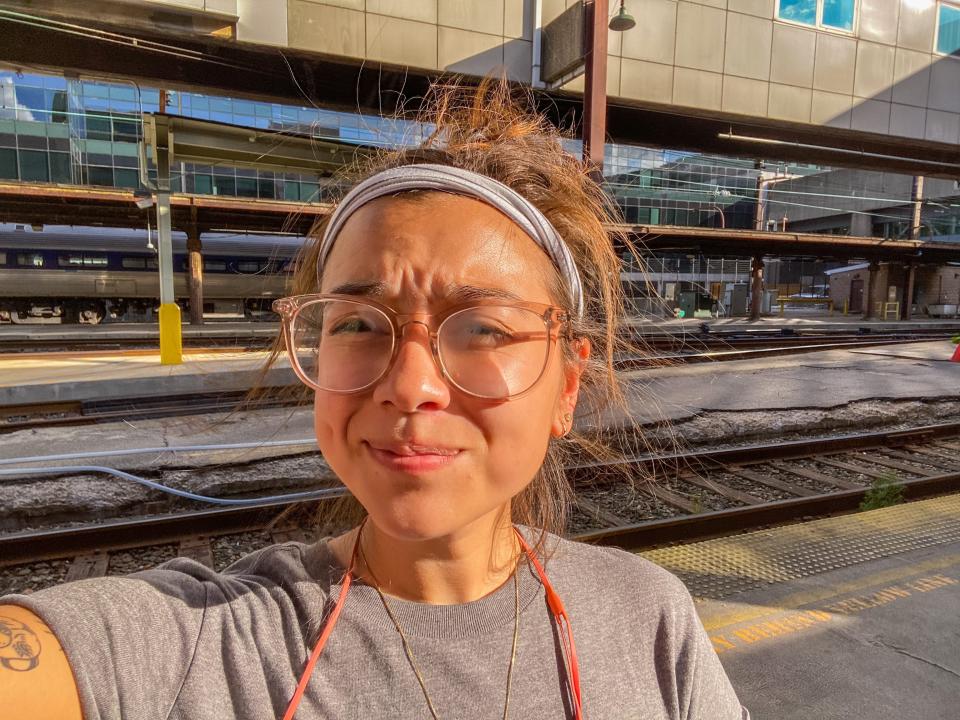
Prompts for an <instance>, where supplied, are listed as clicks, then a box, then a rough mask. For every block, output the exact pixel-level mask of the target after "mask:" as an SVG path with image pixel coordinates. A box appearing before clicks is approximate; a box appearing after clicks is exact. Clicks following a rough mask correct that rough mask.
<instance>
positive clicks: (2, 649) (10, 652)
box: [0, 615, 40, 672]
mask: <svg viewBox="0 0 960 720" xmlns="http://www.w3.org/2000/svg"><path fill="white" fill-rule="evenodd" d="M39 664H40V638H39V637H38V636H37V634H36V633H35V632H34V631H33V630H31V629H30V627H29V626H28V625H25V624H24V623H22V622H20V621H19V620H14V619H13V618H9V617H4V616H2V615H0V670H13V671H14V672H27V671H28V670H33V669H34V668H35V667H37V665H39Z"/></svg>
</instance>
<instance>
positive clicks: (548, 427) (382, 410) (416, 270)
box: [314, 192, 588, 540]
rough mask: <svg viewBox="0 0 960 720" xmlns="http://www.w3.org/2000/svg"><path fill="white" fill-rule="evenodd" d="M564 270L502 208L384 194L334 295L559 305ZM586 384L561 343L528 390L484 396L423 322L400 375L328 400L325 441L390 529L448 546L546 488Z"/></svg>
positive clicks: (343, 473)
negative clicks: (447, 361)
mask: <svg viewBox="0 0 960 720" xmlns="http://www.w3.org/2000/svg"><path fill="white" fill-rule="evenodd" d="M553 272H554V270H553V266H552V264H551V262H550V260H549V258H548V257H547V255H546V254H545V253H544V252H543V251H542V250H541V249H540V248H539V246H538V245H537V244H536V243H535V242H534V241H533V240H532V239H531V238H530V237H529V236H527V235H526V234H525V233H524V232H523V231H522V230H521V229H520V228H519V227H517V226H516V225H514V224H513V222H512V221H510V220H509V219H507V218H506V217H505V216H504V215H502V214H501V213H500V212H499V211H497V210H495V209H494V208H492V207H490V206H488V205H486V204H484V203H482V202H479V201H477V200H473V199H471V198H465V197H460V196H455V195H449V194H443V193H433V192H431V193H425V194H422V195H419V196H417V197H416V198H414V199H398V198H392V197H389V198H381V199H378V200H375V201H373V202H371V203H369V204H367V205H365V206H363V207H361V208H360V209H359V210H358V211H357V212H356V213H354V215H352V216H351V217H350V218H349V220H348V221H347V222H346V223H345V225H344V226H343V228H342V230H341V231H340V234H339V236H338V237H337V241H336V243H335V244H334V246H333V249H332V251H331V253H330V256H329V258H328V260H327V263H326V266H325V268H324V273H323V278H322V287H321V291H322V292H324V293H331V292H344V291H345V290H347V291H349V292H351V293H352V294H360V295H365V296H368V297H370V298H371V299H374V300H377V301H378V302H381V303H383V304H385V305H387V306H389V307H391V308H393V309H394V310H396V311H397V312H400V313H405V314H406V313H425V314H432V313H437V312H441V311H443V310H444V309H446V308H448V307H450V306H452V305H458V304H462V303H463V302H464V301H469V300H471V299H479V298H484V297H495V298H500V297H505V298H516V299H518V300H523V301H528V302H538V303H544V304H556V298H553V297H551V294H550V292H549V291H548V287H549V283H548V279H549V278H550V277H551V274H552V273H553ZM507 302H509V300H507ZM413 319H417V318H416V317H414V318H413ZM559 342H564V341H563V340H561V341H559ZM587 352H588V350H587V349H586V347H585V346H584V349H583V350H582V351H581V353H582V354H583V355H585V354H586V353H587ZM579 375H580V371H579V366H574V365H571V363H569V362H565V361H564V359H563V353H562V352H561V351H560V348H559V347H554V349H553V352H552V353H551V355H550V361H549V364H548V367H547V368H546V370H545V372H544V375H543V377H542V378H541V379H540V381H539V383H538V384H537V385H536V386H535V387H534V388H533V389H532V390H531V391H530V392H528V393H527V394H525V395H523V396H521V397H519V398H516V399H513V400H509V401H502V402H491V401H489V400H483V399H480V398H476V397H472V396H469V395H466V394H464V393H462V392H460V391H458V390H457V389H456V388H454V387H451V386H450V385H449V384H448V383H447V382H446V381H445V380H444V378H443V376H442V374H441V372H440V369H439V368H438V367H437V365H436V363H435V361H434V358H433V355H432V353H431V350H430V341H429V337H428V335H427V333H426V331H425V330H424V328H423V327H422V326H421V325H417V324H412V325H409V326H408V327H407V329H406V331H405V333H404V338H403V340H402V341H401V343H400V348H399V350H398V354H397V357H396V361H395V362H394V364H393V366H392V367H391V369H390V371H389V372H388V373H387V375H385V376H384V377H383V378H382V379H381V380H380V381H379V382H378V383H377V384H376V385H374V386H373V387H372V388H371V389H370V390H368V391H365V392H363V393H358V394H353V395H341V394H335V393H329V392H323V391H318V392H317V393H316V400H315V405H314V423H315V428H316V433H317V440H318V442H319V445H320V449H321V451H322V452H323V455H324V457H325V459H326V460H327V462H329V463H330V466H331V467H332V468H333V470H334V471H335V472H336V473H337V474H338V475H339V477H340V478H341V479H342V480H343V482H344V483H345V484H346V486H347V487H348V488H349V489H350V491H351V492H352V493H353V494H354V495H355V496H356V497H357V499H358V500H359V501H360V502H361V503H362V504H363V506H364V507H365V508H366V510H367V512H368V513H369V514H370V516H371V519H372V520H373V522H374V523H375V524H376V525H377V527H378V528H379V529H380V530H381V531H383V532H385V533H387V534H388V535H390V536H393V537H395V538H397V539H403V540H429V539H436V538H441V537H445V536H449V535H452V534H454V533H456V532H457V531H458V530H460V529H463V528H466V527H467V526H469V525H471V524H472V523H476V522H478V521H481V522H482V521H484V520H493V519H494V518H496V517H497V515H498V513H499V512H500V511H501V510H502V509H503V508H504V507H505V506H506V505H507V503H508V502H509V500H510V498H512V497H513V496H514V495H516V494H517V493H519V492H520V491H521V490H522V489H523V488H524V487H526V485H527V484H528V483H529V482H530V481H531V480H532V479H533V477H534V475H535V473H536V472H537V470H538V468H539V467H540V464H541V462H542V461H543V458H544V455H545V453H546V448H547V441H548V439H549V437H550V435H551V434H553V435H560V434H562V432H563V431H564V430H565V429H566V427H567V426H568V425H569V421H566V417H565V416H566V415H567V414H568V413H571V414H572V412H573V407H574V405H575V403H576V398H577V391H578V387H579Z"/></svg>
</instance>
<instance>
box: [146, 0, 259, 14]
mask: <svg viewBox="0 0 960 720" xmlns="http://www.w3.org/2000/svg"><path fill="white" fill-rule="evenodd" d="M143 1H144V2H149V3H151V4H152V5H177V6H179V7H185V8H190V9H191V10H209V11H211V12H221V13H226V14H228V15H236V14H237V0H143ZM268 1H269V0H268Z"/></svg>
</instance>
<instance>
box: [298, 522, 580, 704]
mask: <svg viewBox="0 0 960 720" xmlns="http://www.w3.org/2000/svg"><path fill="white" fill-rule="evenodd" d="M514 532H516V533H517V538H518V539H519V540H520V546H521V547H522V548H523V549H524V551H525V552H526V553H527V557H528V558H530V562H531V563H533V567H534V569H535V570H536V571H537V575H539V576H540V582H541V583H543V587H544V589H545V590H546V594H547V606H548V607H549V608H550V612H551V613H552V614H553V621H554V622H555V623H557V627H558V628H559V629H560V638H561V642H562V644H563V654H564V660H565V661H566V662H565V665H566V668H567V680H568V682H569V683H570V691H571V695H572V700H573V714H574V718H575V720H583V713H582V709H581V700H580V666H579V665H578V664H577V648H576V646H575V645H574V644H573V629H572V628H571V627H570V617H569V616H568V615H567V611H566V609H565V608H564V607H563V602H562V601H561V600H560V596H559V595H557V591H556V590H554V589H553V585H551V584H550V581H549V580H548V579H547V573H546V571H545V570H544V569H543V565H541V564H540V561H539V560H537V557H536V555H535V554H534V552H533V550H532V549H531V548H530V546H529V545H527V541H526V540H524V539H523V535H521V534H520V531H519V530H517V529H516V528H514ZM357 540H358V543H359V535H358V536H357ZM356 558H357V546H356V545H355V546H354V548H353V557H351V558H350V567H349V568H347V572H346V574H345V575H344V576H343V584H342V585H341V586H340V595H339V596H338V597H337V602H336V604H335V605H334V606H333V610H331V611H330V617H329V618H328V619H327V623H326V625H325V626H324V628H323V632H321V633H320V637H319V638H318V639H317V644H316V645H315V646H314V648H313V652H312V653H310V659H309V660H308V661H307V665H306V667H305V668H304V670H303V675H301V676H300V682H298V683H297V689H296V690H295V691H294V693H293V697H291V698H290V704H289V705H288V706H287V711H286V712H285V713H284V715H283V720H293V715H294V713H296V711H297V706H298V705H299V704H300V699H301V698H302V697H303V692H304V690H306V689H307V683H308V682H309V681H310V676H311V675H312V674H313V669H314V667H316V664H317V660H319V659H320V653H321V652H323V647H324V645H326V644H327V639H328V638H329V637H330V633H332V632H333V627H334V625H336V624H337V620H338V619H339V618H340V611H341V610H343V605H344V603H345V602H346V601H347V592H348V591H349V590H350V584H351V583H352V581H353V568H354V565H355V563H356Z"/></svg>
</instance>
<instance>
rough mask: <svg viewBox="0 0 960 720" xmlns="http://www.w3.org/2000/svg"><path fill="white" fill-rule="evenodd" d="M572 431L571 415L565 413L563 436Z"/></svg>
mask: <svg viewBox="0 0 960 720" xmlns="http://www.w3.org/2000/svg"><path fill="white" fill-rule="evenodd" d="M572 429H573V415H571V414H570V413H567V414H566V415H564V416H563V434H564V435H566V434H567V433H568V432H570V431H571V430H572Z"/></svg>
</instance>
